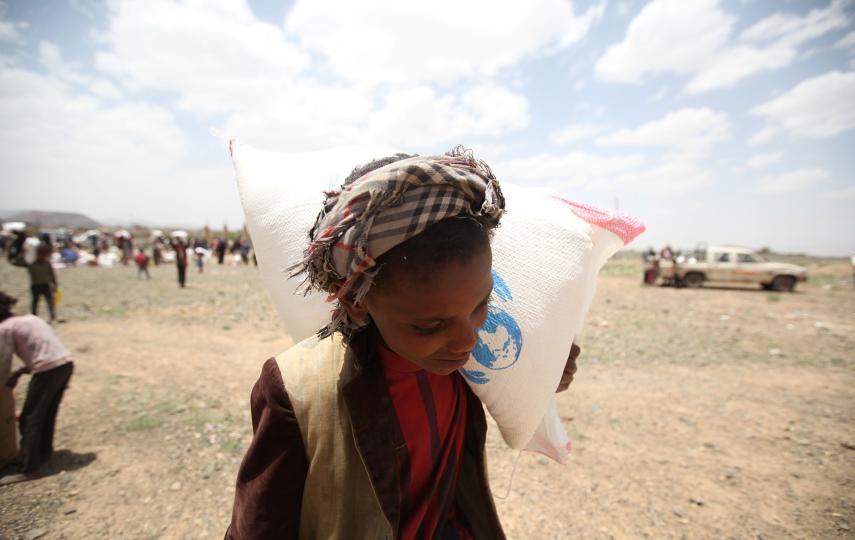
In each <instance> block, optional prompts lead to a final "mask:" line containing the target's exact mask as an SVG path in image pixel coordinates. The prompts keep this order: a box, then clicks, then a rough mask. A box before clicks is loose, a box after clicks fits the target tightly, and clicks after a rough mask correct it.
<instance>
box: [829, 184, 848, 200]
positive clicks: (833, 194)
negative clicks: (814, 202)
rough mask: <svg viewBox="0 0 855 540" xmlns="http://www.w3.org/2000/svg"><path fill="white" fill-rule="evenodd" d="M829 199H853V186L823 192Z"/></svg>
mask: <svg viewBox="0 0 855 540" xmlns="http://www.w3.org/2000/svg"><path fill="white" fill-rule="evenodd" d="M824 196H825V197H826V198H829V199H855V186H847V187H844V188H840V189H835V190H833V191H829V192H827V193H824Z"/></svg>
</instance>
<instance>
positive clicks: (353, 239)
mask: <svg viewBox="0 0 855 540" xmlns="http://www.w3.org/2000/svg"><path fill="white" fill-rule="evenodd" d="M503 211H504V198H503V196H502V193H501V189H500V188H499V185H498V181H497V180H496V179H495V177H494V176H493V174H492V171H490V168H489V167H488V166H487V165H486V164H485V163H484V162H482V161H479V160H476V159H475V158H474V156H473V155H472V153H471V152H469V151H466V150H464V149H462V148H457V149H455V150H453V151H452V152H449V153H448V154H445V155H443V156H428V157H418V156H408V155H405V154H399V155H396V156H391V157H389V158H383V159H380V160H376V161H374V162H372V163H370V164H369V165H367V166H364V167H361V168H357V169H355V170H354V172H353V174H351V177H350V178H348V180H347V181H346V182H345V184H344V186H342V190H341V191H335V192H330V193H328V194H327V200H326V201H325V204H324V209H323V211H322V212H321V213H320V215H319V216H318V220H317V222H316V223H315V226H314V227H313V228H312V230H311V231H310V233H309V236H310V245H309V248H308V249H307V250H306V258H305V259H304V261H303V263H302V264H300V265H297V266H296V268H298V269H299V270H302V271H305V272H306V274H307V279H308V281H309V283H310V285H311V286H313V287H315V288H318V289H321V290H323V291H326V292H328V293H330V299H331V300H333V299H334V300H337V301H338V306H337V309H336V311H335V312H334V315H333V320H332V321H331V323H330V324H329V325H328V326H327V327H325V328H324V329H322V330H321V332H320V335H321V337H325V336H328V335H330V334H331V333H332V332H334V331H340V332H342V334H344V335H345V337H349V336H350V335H351V334H352V333H353V332H355V331H357V330H359V329H360V328H362V327H364V326H367V325H368V324H370V323H372V322H373V323H374V325H375V326H376V328H377V329H378V330H379V332H380V335H381V337H382V338H383V340H384V341H385V342H386V345H387V346H389V348H391V349H392V350H393V351H394V352H397V353H398V354H400V355H401V356H404V357H405V358H407V359H409V360H411V361H413V362H415V363H417V364H419V365H421V366H422V367H424V368H426V369H428V370H430V371H434V372H437V373H450V372H451V371H453V370H454V369H457V368H458V367H460V366H461V365H462V364H463V362H464V361H465V360H466V359H467V358H468V356H469V353H470V351H471V350H472V348H473V347H474V346H475V343H476V336H475V332H476V330H477V329H478V327H480V326H481V325H482V324H483V322H484V320H485V318H486V313H487V309H486V308H487V306H486V303H487V299H488V297H489V295H490V292H491V290H492V277H491V276H492V274H491V263H492V254H491V251H490V234H491V231H492V230H493V229H494V228H495V227H496V226H497V225H498V223H499V219H500V217H501V214H502V212H503Z"/></svg>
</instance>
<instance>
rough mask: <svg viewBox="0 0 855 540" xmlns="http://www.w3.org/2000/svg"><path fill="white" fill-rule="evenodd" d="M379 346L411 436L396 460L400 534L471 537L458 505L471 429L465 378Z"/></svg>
mask: <svg viewBox="0 0 855 540" xmlns="http://www.w3.org/2000/svg"><path fill="white" fill-rule="evenodd" d="M377 348H378V353H379V355H380V359H381V360H382V361H383V365H384V367H385V371H386V382H387V383H388V385H389V394H390V395H391V397H392V404H393V405H394V407H395V412H396V414H397V417H398V423H399V425H400V427H401V432H402V433H403V435H404V440H405V441H406V448H404V449H402V451H401V452H399V454H398V463H397V465H398V470H399V473H400V475H399V476H400V478H401V485H400V500H401V523H400V530H399V535H400V538H402V539H404V540H410V539H415V538H419V539H421V538H459V539H469V538H471V535H470V534H469V532H468V531H467V529H466V528H465V526H464V524H463V522H464V520H463V519H461V518H460V516H458V515H457V514H456V509H455V493H456V491H457V478H458V475H459V473H460V462H461V457H462V455H463V443H464V436H465V434H466V389H465V387H464V386H463V385H464V384H466V383H465V382H464V381H463V378H462V377H461V376H460V374H459V373H457V372H454V373H453V374H451V375H435V374H433V373H429V372H427V371H425V370H423V369H421V368H419V367H418V366H417V365H415V364H413V363H412V362H410V361H409V360H407V359H405V358H403V357H401V356H399V355H397V354H395V353H394V352H392V351H390V350H388V349H387V348H386V347H384V346H382V345H379V346H378V347H377Z"/></svg>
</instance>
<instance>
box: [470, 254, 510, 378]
mask: <svg viewBox="0 0 855 540" xmlns="http://www.w3.org/2000/svg"><path fill="white" fill-rule="evenodd" d="M493 295H494V301H493V302H491V303H490V307H489V308H488V311H487V321H486V322H485V323H484V325H483V326H482V327H481V328H480V329H479V330H478V343H477V344H476V345H475V348H474V349H473V350H472V358H474V359H475V361H476V362H478V363H479V364H481V366H483V367H484V371H481V370H477V369H460V373H462V374H463V376H464V377H466V379H467V380H468V381H469V382H471V383H474V384H485V383H487V382H490V375H489V373H490V371H499V370H503V369H508V368H509V367H511V366H513V365H514V364H516V363H517V360H519V358H520V353H521V352H522V347H523V337H522V331H521V330H520V327H519V325H518V324H517V321H516V320H515V319H514V318H513V317H512V316H511V314H510V313H508V311H507V309H506V307H507V306H508V305H509V304H510V302H512V301H513V299H514V297H513V295H512V294H511V290H510V289H509V288H508V284H507V283H505V280H503V279H502V276H500V275H499V274H498V272H496V271H495V270H493Z"/></svg>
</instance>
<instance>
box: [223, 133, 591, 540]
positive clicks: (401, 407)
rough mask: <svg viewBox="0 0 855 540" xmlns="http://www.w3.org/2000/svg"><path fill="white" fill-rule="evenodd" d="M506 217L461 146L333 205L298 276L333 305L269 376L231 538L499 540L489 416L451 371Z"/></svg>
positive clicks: (368, 174) (471, 325)
mask: <svg viewBox="0 0 855 540" xmlns="http://www.w3.org/2000/svg"><path fill="white" fill-rule="evenodd" d="M503 209H504V198H503V196H502V193H501V190H500V188H499V185H498V182H497V181H496V179H495V178H494V177H493V174H492V172H491V171H490V169H489V167H488V166H487V165H486V164H485V163H484V162H482V161H478V160H476V159H475V158H474V157H473V156H472V154H471V152H468V151H465V150H463V149H460V148H457V149H455V150H453V151H452V152H450V153H448V154H446V155H443V156H428V157H418V156H407V155H397V156H393V157H390V158H385V159H383V160H378V161H375V162H372V163H370V164H369V165H367V166H365V167H363V168H361V169H356V170H354V172H353V173H352V174H351V175H350V177H349V178H348V179H347V180H346V181H345V186H344V187H343V189H342V191H341V192H331V193H328V194H327V200H326V201H325V204H324V209H323V211H322V212H321V214H320V215H319V216H318V220H317V222H316V224H315V226H314V227H313V228H312V230H311V231H310V234H309V236H310V244H309V249H308V250H307V251H306V259H305V260H304V262H303V263H302V264H301V265H300V270H302V271H304V272H305V273H306V274H307V280H308V281H309V284H310V285H311V286H313V287H315V288H318V289H320V290H323V291H326V292H328V293H330V297H331V298H332V299H336V300H337V301H338V304H337V306H336V310H335V311H334V312H333V316H332V321H331V322H330V323H329V324H328V325H327V326H326V327H324V328H323V329H321V331H320V332H319V334H318V336H317V337H315V338H311V339H308V340H305V341H304V342H302V343H300V344H298V345H296V346H295V347H293V348H291V349H289V350H288V351H286V353H284V354H283V355H282V356H281V357H280V358H278V359H270V360H268V361H267V362H266V363H265V364H264V367H263V369H262V374H261V377H260V378H259V380H258V382H257V383H256V385H255V387H254V388H253V391H252V397H251V409H252V419H253V431H254V436H253V441H252V443H251V444H250V446H249V448H248V449H247V453H246V456H245V457H244V460H243V462H242V463H241V467H240V470H239V472H238V479H237V489H236V493H235V502H234V510H233V514H232V522H231V526H230V527H229V530H228V532H227V533H226V537H227V538H234V539H238V538H390V539H391V538H405V539H412V538H462V539H466V538H477V539H480V538H490V539H493V538H504V533H503V532H502V527H501V524H500V523H499V519H498V516H497V513H496V508H495V505H494V504H493V498H492V495H491V493H490V489H489V486H488V482H487V472H486V463H485V450H484V443H485V438H486V421H485V417H484V412H483V408H482V405H481V403H480V402H479V401H478V399H477V398H476V397H475V395H474V394H473V393H472V392H471V390H469V388H468V386H467V385H466V383H465V382H464V380H463V379H462V377H461V376H460V374H459V373H458V372H457V370H458V369H459V368H460V367H462V366H463V364H464V363H465V362H466V361H467V360H468V358H469V355H470V353H471V351H472V349H473V348H474V347H475V344H476V343H477V334H476V332H477V330H478V328H479V327H480V326H481V325H482V324H483V323H484V321H485V319H486V317H487V304H488V301H489V297H490V295H491V291H492V287H493V282H492V275H491V264H492V252H491V250H490V236H491V231H492V230H493V229H494V228H495V227H496V226H497V225H498V223H499V219H500V217H501V215H502V213H503ZM574 351H575V353H576V354H578V348H574ZM573 359H575V356H573ZM571 364H573V362H568V369H567V370H566V377H565V378H564V379H563V380H562V385H564V384H565V383H566V384H569V380H570V379H571V378H572V372H573V371H575V364H573V366H572V367H571Z"/></svg>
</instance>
